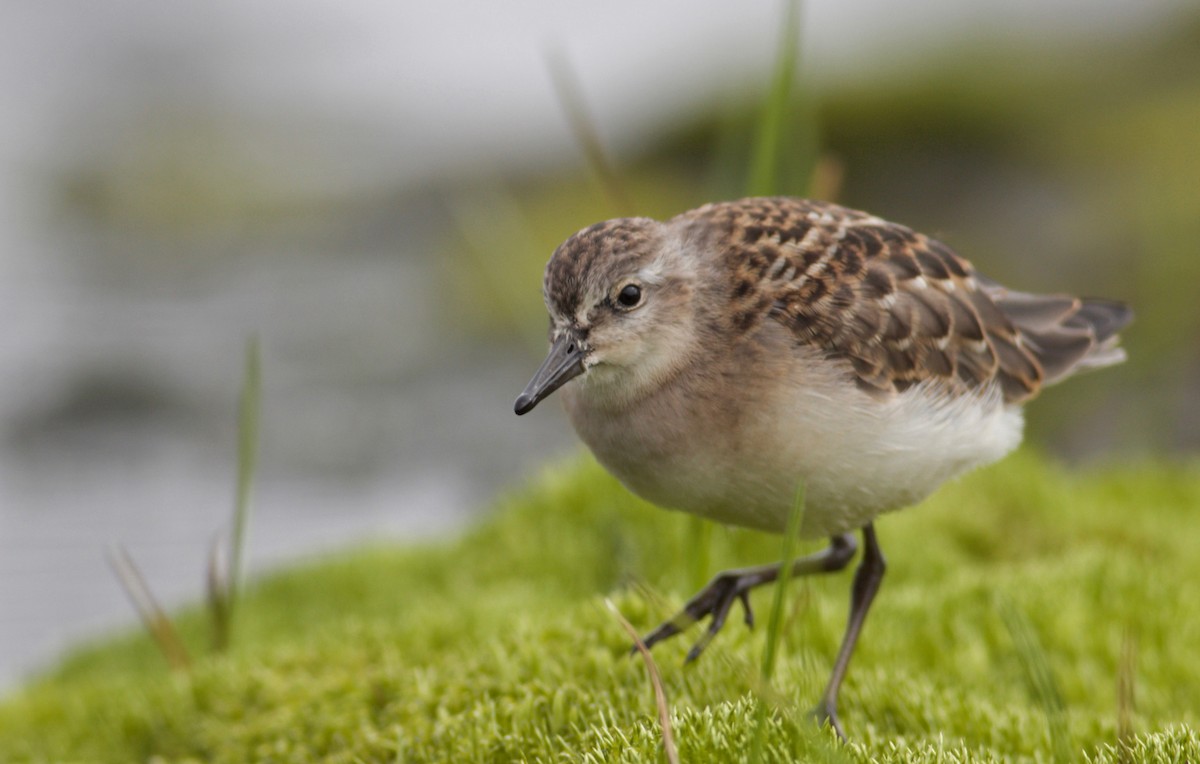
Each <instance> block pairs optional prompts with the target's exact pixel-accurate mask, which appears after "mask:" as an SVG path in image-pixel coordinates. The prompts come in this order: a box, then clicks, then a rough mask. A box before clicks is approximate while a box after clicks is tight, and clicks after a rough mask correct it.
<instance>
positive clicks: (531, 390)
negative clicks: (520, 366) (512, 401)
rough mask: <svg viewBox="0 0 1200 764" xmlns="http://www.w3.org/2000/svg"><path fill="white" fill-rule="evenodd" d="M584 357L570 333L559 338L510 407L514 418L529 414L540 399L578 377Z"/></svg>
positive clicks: (577, 341)
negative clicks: (515, 415) (515, 414)
mask: <svg viewBox="0 0 1200 764" xmlns="http://www.w3.org/2000/svg"><path fill="white" fill-rule="evenodd" d="M584 355H585V353H584V350H583V348H581V347H580V346H579V340H577V339H575V338H574V337H572V336H571V334H570V332H567V333H565V334H561V335H559V337H558V339H556V340H555V341H554V344H553V345H551V346H550V353H549V354H548V355H547V356H546V360H544V361H542V365H541V366H539V367H538V370H537V371H535V372H534V373H533V379H531V380H529V384H528V385H526V386H525V391H524V392H522V393H521V394H520V395H518V396H517V403H516V405H514V406H513V410H514V411H516V412H517V416H520V415H521V414H525V413H527V412H530V411H532V410H533V407H534V406H536V405H538V403H540V402H541V400H542V399H543V398H545V397H546V396H548V395H549V394H550V393H552V392H554V391H555V390H557V389H558V388H560V387H562V386H563V385H564V384H565V383H567V382H568V381H570V380H572V379H574V378H575V377H578V376H579V375H580V374H582V373H583V357H584Z"/></svg>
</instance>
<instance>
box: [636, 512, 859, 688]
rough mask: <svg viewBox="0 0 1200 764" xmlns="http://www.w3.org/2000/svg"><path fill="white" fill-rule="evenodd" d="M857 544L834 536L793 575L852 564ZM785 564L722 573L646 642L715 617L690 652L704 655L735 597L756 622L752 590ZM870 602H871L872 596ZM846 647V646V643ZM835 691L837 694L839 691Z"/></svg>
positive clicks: (794, 569) (750, 623)
mask: <svg viewBox="0 0 1200 764" xmlns="http://www.w3.org/2000/svg"><path fill="white" fill-rule="evenodd" d="M867 528H868V529H869V528H870V526H867ZM864 533H865V531H864ZM874 541H875V536H874V534H873V533H872V535H871V536H870V541H869V543H872V544H873V543H874ZM857 546H858V545H857V544H856V543H855V541H854V536H853V535H852V534H849V533H845V534H842V535H841V536H834V537H833V538H831V539H830V540H829V547H828V548H826V549H823V550H822V551H820V552H817V553H816V554H812V555H809V556H807V557H801V558H800V559H798V560H796V561H795V563H794V564H793V565H792V575H793V576H807V575H813V574H815V573H834V572H836V571H839V570H841V569H842V568H844V567H846V566H847V565H849V564H850V560H852V559H854V553H855V551H856V550H857ZM876 554H878V549H876ZM879 559H880V562H881V563H882V560H883V558H882V557H880V558H879ZM864 564H865V563H864ZM782 567H783V563H776V564H774V565H760V566H758V567H754V568H739V569H737V570H727V571H725V572H723V573H718V574H717V576H716V577H715V578H713V580H712V581H709V582H708V586H705V587H704V588H703V589H701V590H700V593H699V594H697V595H696V596H695V597H692V598H691V599H690V600H688V603H687V604H686V605H684V607H683V610H681V611H679V613H677V614H676V615H675V617H674V618H672V619H671V620H669V621H667V622H665V623H664V624H662V625H661V626H659V627H658V628H657V629H655V630H654V631H652V632H650V633H649V634H648V635H646V638H645V639H644V640H642V641H643V642H644V643H645V644H646V647H653V646H654V645H656V644H658V643H659V642H661V641H663V640H664V639H667V638H669V637H673V636H675V635H676V634H679V633H680V632H682V631H683V630H684V629H686V628H687V627H689V626H691V625H692V624H693V623H695V622H696V621H699V620H700V619H702V618H704V617H705V616H712V621H711V623H709V625H708V631H706V632H705V633H704V636H702V637H700V639H699V641H697V642H696V644H695V645H693V646H692V649H691V650H689V651H688V654H687V660H688V661H694V660H696V659H697V658H699V657H700V653H701V652H703V651H704V648H705V647H708V643H709V642H711V641H712V639H713V637H715V636H716V635H717V632H718V631H720V630H721V627H722V626H724V625H725V619H726V617H727V616H728V615H729V610H730V608H732V607H733V603H734V601H735V600H741V603H742V608H743V609H744V610H745V611H746V625H747V626H753V625H754V613H753V611H752V610H751V609H750V597H749V594H750V590H751V589H753V588H755V587H756V586H762V585H763V584H769V583H771V582H772V581H774V580H776V579H777V578H779V571H780V568H782ZM859 571H860V572H861V571H862V567H860V568H859ZM876 586H878V583H876ZM872 594H874V590H872ZM867 601H868V603H869V602H870V599H868V600H867ZM864 611H865V608H864ZM860 620H861V619H860ZM843 649H845V647H844V646H843ZM834 694H835V695H836V690H835V693H834Z"/></svg>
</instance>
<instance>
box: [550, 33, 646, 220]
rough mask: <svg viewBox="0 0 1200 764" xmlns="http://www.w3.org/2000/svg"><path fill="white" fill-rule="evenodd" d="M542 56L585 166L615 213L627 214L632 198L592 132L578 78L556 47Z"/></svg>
mask: <svg viewBox="0 0 1200 764" xmlns="http://www.w3.org/2000/svg"><path fill="white" fill-rule="evenodd" d="M545 58H546V70H547V71H548V72H549V73H550V81H551V82H552V83H553V85H554V94H555V95H556V96H557V97H558V103H559V105H560V106H561V107H562V110H563V114H564V115H565V116H566V118H567V124H568V125H569V126H570V128H571V134H572V135H574V136H575V142H576V143H577V144H579V149H580V150H581V151H582V152H583V157H584V159H585V160H586V161H587V165H588V168H589V169H591V171H592V175H593V176H594V177H595V178H596V181H597V182H598V183H599V184H600V188H601V189H602V190H603V192H604V195H605V196H606V197H607V198H608V201H609V204H611V205H612V206H613V208H614V209H615V211H616V214H617V215H629V214H631V213H632V212H633V211H634V206H633V201H632V198H631V197H630V195H629V193H628V191H627V190H626V188H625V185H624V184H623V183H622V182H621V179H620V178H619V177H618V176H617V173H616V171H615V170H613V166H612V163H611V162H610V161H609V160H608V156H607V155H606V154H605V151H604V147H603V146H602V145H601V143H600V134H599V133H598V132H597V131H596V123H595V121H594V120H593V119H592V117H591V115H590V114H589V113H588V110H587V106H586V104H585V103H584V100H583V88H581V87H580V85H579V78H578V77H577V76H576V75H575V70H574V69H573V68H572V67H571V62H570V61H569V60H568V59H567V56H566V54H565V53H564V52H563V51H562V50H561V49H560V48H558V47H556V46H551V47H548V48H546V52H545Z"/></svg>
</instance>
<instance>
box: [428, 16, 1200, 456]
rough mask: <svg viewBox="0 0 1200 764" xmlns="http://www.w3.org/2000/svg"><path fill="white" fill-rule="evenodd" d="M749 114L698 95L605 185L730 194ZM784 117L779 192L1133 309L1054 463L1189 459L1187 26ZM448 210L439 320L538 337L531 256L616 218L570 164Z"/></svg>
mask: <svg viewBox="0 0 1200 764" xmlns="http://www.w3.org/2000/svg"><path fill="white" fill-rule="evenodd" d="M803 84H804V83H801V85H803ZM714 98H716V96H715V95H714ZM768 103H770V101H768ZM762 113H763V107H762V106H761V105H760V104H759V103H758V102H757V101H756V100H754V99H753V98H751V97H745V98H739V99H733V100H723V101H717V102H716V105H715V106H714V110H713V112H712V113H710V114H708V115H705V116H701V117H698V118H696V119H694V120H692V121H690V122H689V123H688V124H684V125H680V126H679V127H678V128H677V129H676V130H675V131H674V132H673V133H671V134H669V135H666V136H664V137H663V138H662V140H661V141H660V142H659V143H658V144H656V146H655V147H654V148H653V149H652V150H650V151H648V152H646V153H645V154H643V155H641V156H638V157H634V158H631V159H629V160H628V161H627V162H626V163H625V165H624V166H623V167H622V168H621V172H620V175H621V177H622V178H623V179H624V181H625V183H626V184H627V186H628V193H627V194H626V196H628V197H629V198H631V199H633V200H634V203H635V204H636V206H637V210H636V214H639V215H649V216H653V217H659V218H664V217H669V216H671V215H673V214H675V213H678V212H681V211H683V210H685V209H689V208H691V207H694V206H697V205H699V204H702V203H704V202H708V201H713V200H716V199H723V198H736V197H739V196H743V195H744V194H745V189H746V188H747V184H748V183H749V182H750V179H749V178H748V175H749V174H750V171H749V170H747V169H746V168H748V167H751V166H752V165H754V164H755V163H754V161H753V158H752V152H753V150H754V146H755V145H757V144H756V134H757V132H758V130H759V125H760V124H761V122H762V119H761V118H762ZM787 119H788V120H789V121H788V122H787V126H786V128H785V129H786V131H787V132H786V135H787V139H786V141H785V146H784V148H785V151H784V154H783V155H782V156H781V157H780V158H779V164H780V168H779V172H778V174H777V177H776V179H775V181H774V183H775V187H777V188H779V189H781V191H782V192H784V193H789V194H793V195H817V196H823V197H827V198H828V197H834V198H835V199H836V200H837V201H839V202H841V203H844V204H847V205H849V206H853V207H859V208H862V209H868V210H870V211H872V212H874V213H876V214H880V215H882V216H884V217H888V218H890V219H893V220H897V221H899V222H903V223H905V224H907V225H910V226H912V227H913V228H916V229H918V230H922V231H924V232H926V233H929V234H932V235H935V236H938V237H940V238H942V239H944V240H945V241H947V242H948V243H949V244H950V245H951V246H953V247H954V248H955V249H957V250H958V251H959V252H960V253H962V254H964V255H965V256H967V257H968V258H969V259H971V260H972V261H973V262H974V263H975V264H976V265H977V267H979V268H980V270H982V271H983V272H985V273H987V274H989V275H990V276H992V277H993V278H996V279H999V280H1001V281H1003V282H1005V283H1008V284H1010V285H1011V286H1013V287H1014V288H1017V289H1022V290H1027V291H1042V292H1055V291H1065V292H1072V293H1077V294H1086V295H1098V296H1106V297H1110V298H1115V299H1121V300H1126V301H1128V302H1130V303H1132V304H1133V306H1134V308H1135V311H1136V313H1137V320H1136V322H1135V324H1134V325H1133V327H1131V329H1130V330H1128V332H1127V333H1126V335H1125V336H1126V341H1125V343H1124V344H1125V345H1126V347H1127V348H1128V349H1129V355H1130V361H1129V363H1128V364H1127V365H1126V366H1124V367H1122V368H1120V369H1114V370H1107V371H1105V372H1104V373H1103V374H1101V375H1097V376H1096V377H1092V376H1087V377H1083V378H1080V379H1077V380H1072V381H1071V382H1070V384H1069V385H1068V386H1066V388H1062V389H1051V390H1049V391H1047V393H1046V394H1045V397H1046V399H1048V400H1050V401H1052V403H1048V404H1045V405H1044V406H1040V405H1035V410H1037V411H1038V413H1037V414H1035V415H1034V416H1031V417H1030V422H1031V436H1032V437H1033V439H1034V440H1035V441H1038V442H1042V443H1048V444H1049V445H1050V446H1051V447H1052V448H1053V449H1054V450H1056V451H1058V452H1066V453H1087V452H1095V451H1110V452H1111V451H1118V452H1120V451H1124V452H1126V453H1136V452H1142V451H1146V450H1178V449H1195V448H1200V308H1197V304H1196V300H1195V298H1194V297H1193V296H1192V292H1193V290H1194V288H1195V284H1197V283H1200V252H1198V251H1197V250H1198V248H1200V182H1197V178H1200V141H1198V140H1197V136H1198V135H1200V133H1198V132H1197V128H1196V125H1198V124H1200V14H1191V15H1184V16H1181V17H1180V19H1179V21H1178V23H1176V24H1173V25H1170V26H1169V27H1168V28H1166V29H1165V30H1160V31H1159V33H1158V34H1156V35H1148V36H1143V37H1140V38H1136V39H1131V40H1122V41H1119V42H1114V41H1112V40H1107V41H1103V42H1100V43H1094V44H1093V45H1092V46H1091V47H1088V46H1087V45H1084V44H1075V45H1056V46H1054V47H1050V46H1049V45H1046V46H1043V47H1034V46H1032V44H1031V45H1030V46H1029V47H1027V48H1022V47H1020V45H1017V46H1015V47H1014V44H1013V43H1012V42H1011V41H1009V42H1007V43H1005V44H1003V45H1002V44H999V43H997V42H993V41H988V40H986V39H980V40H977V41H972V42H970V43H969V44H964V45H963V46H962V47H960V48H956V49H953V50H948V51H944V52H942V53H939V54H937V55H936V56H934V57H932V58H929V59H926V60H924V61H921V62H916V63H913V62H911V61H910V62H909V63H908V64H907V65H898V66H897V67H895V68H894V70H892V71H891V72H890V73H888V74H885V75H882V76H876V77H875V78H873V79H871V80H870V81H867V82H852V83H846V84H842V85H837V86H830V87H827V88H825V89H823V90H822V91H820V92H813V91H812V90H811V88H805V87H802V88H800V90H799V93H798V95H797V96H796V100H795V101H794V103H793V105H792V108H791V109H790V110H788V116H787ZM814 142H815V143H818V144H819V146H820V149H819V150H820V152H821V156H822V161H821V162H820V163H818V166H817V173H816V179H815V180H814V181H813V182H812V184H811V185H810V182H809V178H810V172H811V170H812V156H813V144H814ZM460 199H475V201H474V202H471V203H469V206H468V207H466V208H464V207H463V206H462V205H461V204H460V206H459V209H460V210H462V209H469V210H470V214H462V215H459V216H458V217H459V220H460V221H462V224H461V225H460V232H461V233H462V234H463V235H462V236H458V237H453V238H452V240H451V241H449V242H448V244H447V245H446V249H447V251H448V252H450V253H453V255H452V256H448V257H445V258H444V261H445V263H446V264H447V267H446V285H447V288H448V290H449V291H450V293H452V294H453V295H455V296H456V300H455V301H453V302H452V303H451V307H450V308H449V310H448V314H449V315H451V316H452V317H453V319H454V320H457V321H459V322H461V323H462V324H463V325H465V326H466V327H467V328H468V329H469V330H471V331H476V332H480V333H482V334H484V335H485V336H491V337H496V336H504V337H512V336H517V337H520V338H521V340H522V341H523V342H527V343H531V344H533V345H534V346H535V347H536V346H540V344H541V340H542V330H543V328H544V326H545V320H546V319H545V313H544V310H543V309H542V306H541V305H540V304H539V302H538V301H537V300H536V299H534V298H533V297H532V295H536V294H537V293H538V291H537V290H538V288H539V285H540V283H541V270H542V268H543V266H544V265H545V262H546V260H547V259H548V258H549V256H550V254H551V252H553V250H554V247H555V246H557V244H558V243H560V242H561V241H562V240H563V239H564V238H566V237H567V236H569V235H570V234H571V233H573V232H574V231H576V230H578V229H580V228H582V227H584V226H587V225H590V224H591V223H593V222H596V221H597V220H601V219H605V218H608V217H613V216H616V215H618V214H620V212H621V211H618V210H614V209H612V208H611V206H610V205H609V204H608V203H606V201H605V196H604V194H603V193H602V192H601V191H600V189H598V188H597V186H596V184H594V183H589V182H587V180H586V178H584V177H581V176H580V175H579V174H578V173H568V172H562V173H560V174H558V175H555V176H551V177H545V176H538V177H526V178H520V179H497V180H493V181H492V182H491V183H490V184H487V188H486V190H484V191H479V192H477V193H476V195H475V196H474V197H472V196H470V195H463V196H462V197H460ZM464 203H465V202H464ZM531 355H532V354H531ZM1064 389H1065V390H1066V392H1064Z"/></svg>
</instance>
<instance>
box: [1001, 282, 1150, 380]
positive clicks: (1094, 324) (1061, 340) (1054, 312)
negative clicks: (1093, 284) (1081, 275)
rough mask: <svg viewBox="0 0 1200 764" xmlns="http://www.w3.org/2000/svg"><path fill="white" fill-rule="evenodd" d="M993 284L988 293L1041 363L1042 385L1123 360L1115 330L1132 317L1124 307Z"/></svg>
mask: <svg viewBox="0 0 1200 764" xmlns="http://www.w3.org/2000/svg"><path fill="white" fill-rule="evenodd" d="M998 286H999V285H996V287H998ZM993 288H994V289H995V291H994V292H993V293H992V294H991V295H989V296H990V297H991V298H992V300H993V301H994V302H995V303H996V305H997V306H998V307H999V308H1000V310H1002V311H1003V312H1004V314H1005V315H1006V316H1008V319H1009V320H1010V321H1012V323H1013V326H1014V328H1016V329H1017V331H1018V332H1019V333H1020V337H1021V343H1022V345H1024V346H1025V347H1026V348H1028V349H1029V350H1030V352H1032V353H1033V355H1034V357H1035V358H1036V359H1037V361H1038V363H1039V364H1040V365H1041V367H1042V373H1043V382H1044V383H1045V384H1052V383H1054V382H1058V381H1060V380H1063V379H1066V378H1067V377H1069V376H1071V375H1072V374H1075V373H1077V372H1080V371H1084V370H1087V369H1099V368H1102V367H1104V366H1111V365H1113V364H1116V363H1120V362H1121V361H1124V360H1125V351H1124V350H1123V349H1122V348H1121V347H1120V345H1119V343H1120V337H1119V336H1118V335H1117V332H1119V331H1120V330H1121V329H1122V328H1124V327H1125V326H1127V325H1128V324H1129V322H1130V321H1132V320H1133V311H1132V310H1131V309H1130V308H1129V306H1128V305H1125V304H1124V303H1120V302H1115V301H1112V300H1098V299H1091V298H1084V299H1081V298H1078V297H1070V296H1066V295H1035V294H1028V293H1025V292H1014V291H1011V290H1007V289H1003V288H1002V287H1000V288H998V289H996V288H995V287H993Z"/></svg>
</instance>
